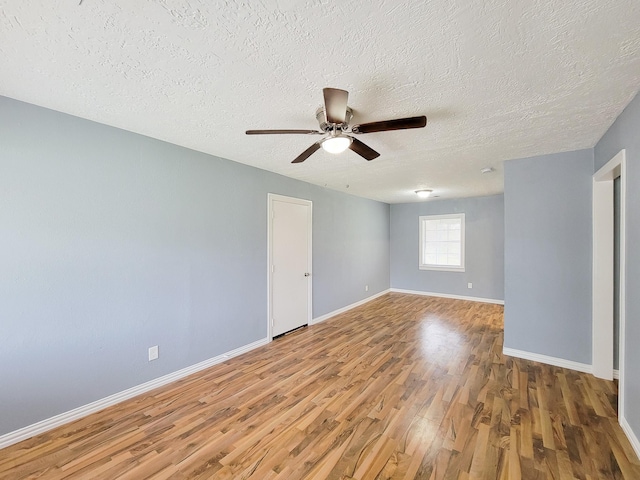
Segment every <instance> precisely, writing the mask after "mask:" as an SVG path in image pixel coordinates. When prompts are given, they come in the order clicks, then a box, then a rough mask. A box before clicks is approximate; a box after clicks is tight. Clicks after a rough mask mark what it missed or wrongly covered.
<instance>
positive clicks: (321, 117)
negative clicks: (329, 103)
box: [316, 106, 353, 132]
mask: <svg viewBox="0 0 640 480" xmlns="http://www.w3.org/2000/svg"><path fill="white" fill-rule="evenodd" d="M344 118H345V120H344V123H329V122H327V114H326V112H325V110H324V107H323V106H320V107H318V109H317V110H316V120H317V121H318V125H319V126H320V130H322V131H323V132H331V131H333V129H334V127H335V128H336V129H340V130H342V131H343V132H346V131H347V129H348V128H349V123H350V122H351V119H352V118H353V110H351V108H350V107H347V113H346V114H345V116H344Z"/></svg>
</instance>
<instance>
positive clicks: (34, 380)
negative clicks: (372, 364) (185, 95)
mask: <svg viewBox="0 0 640 480" xmlns="http://www.w3.org/2000/svg"><path fill="white" fill-rule="evenodd" d="M283 161H287V159H283ZM268 192H273V193H278V194H283V195H290V196H295V197H300V198H306V199H309V200H312V201H313V264H314V272H313V273H314V276H313V299H314V304H313V314H314V317H318V316H321V315H323V314H325V313H328V312H331V311H333V310H335V309H338V308H341V307H344V306H346V305H349V304H351V303H353V302H356V301H358V300H361V299H363V298H365V297H366V296H369V295H372V294H374V293H376V292H380V291H383V290H385V289H387V288H389V205H387V204H384V203H379V202H374V201H370V200H365V199H362V198H357V197H353V196H350V195H346V194H342V193H339V192H335V191H331V190H327V189H324V188H321V187H317V186H313V185H310V184H308V183H303V182H299V181H295V180H292V179H289V178H286V177H283V176H279V175H276V174H272V173H269V172H266V171H263V170H259V169H255V168H251V167H248V166H245V165H241V164H238V163H234V162H231V161H228V160H223V159H220V158H216V157H212V156H209V155H205V154H202V153H198V152H195V151H192V150H188V149H185V148H181V147H177V146H175V145H171V144H168V143H164V142H161V141H157V140H153V139H150V138H147V137H144V136H140V135H136V134H133V133H130V132H126V131H123V130H119V129H115V128H111V127H107V126H105V125H101V124H97V123H93V122H90V121H86V120H82V119H79V118H75V117H72V116H68V115H64V114H61V113H57V112H54V111H51V110H46V109H43V108H39V107H36V106H33V105H28V104H25V103H21V102H17V101H14V100H10V99H7V98H2V97H0V339H1V340H0V341H1V342H2V346H1V347H0V412H1V415H0V435H1V434H4V433H7V432H9V431H13V430H15V429H18V428H20V427H24V426H26V425H29V424H32V423H34V422H37V421H39V420H43V419H45V418H48V417H51V416H53V415H56V414H58V413H61V412H65V411H68V410H70V409H73V408H76V407H79V406H82V405H85V404H87V403H89V402H92V401H95V400H97V399H100V398H104V397H106V396H108V395H110V394H113V393H116V392H119V391H122V390H125V389H127V388H130V387H133V386H135V385H139V384H141V383H144V382H146V381H149V380H151V379H154V378H157V377H160V376H162V375H165V374H167V373H170V372H174V371H176V370H179V369H181V368H184V367H187V366H189V365H193V364H196V363H198V362H200V361H203V360H205V359H208V358H211V357H215V356H217V355H219V354H221V353H224V352H226V351H229V350H232V349H235V348H238V347H240V346H243V345H246V344H249V343H251V342H254V341H257V340H259V339H263V338H265V337H266V331H267V320H266V316H267V315H266V311H267V193H268ZM365 284H368V285H369V291H368V292H365V291H364V285H365ZM152 345H159V346H160V358H159V359H158V360H157V361H154V362H151V363H150V362H148V361H147V348H148V347H150V346H152Z"/></svg>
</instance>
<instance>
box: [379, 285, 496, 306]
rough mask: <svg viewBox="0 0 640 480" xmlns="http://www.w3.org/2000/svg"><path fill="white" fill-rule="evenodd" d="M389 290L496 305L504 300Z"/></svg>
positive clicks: (398, 290)
mask: <svg viewBox="0 0 640 480" xmlns="http://www.w3.org/2000/svg"><path fill="white" fill-rule="evenodd" d="M391 291H392V292H396V293H409V294H411V295H424V296H426V297H442V298H455V299H456V300H470V301H472V302H482V303H495V304H497V305H504V300H496V299H495V298H482V297H467V296H465V295H453V294H450V293H436V292H423V291H421V290H405V289H403V288H392V289H391Z"/></svg>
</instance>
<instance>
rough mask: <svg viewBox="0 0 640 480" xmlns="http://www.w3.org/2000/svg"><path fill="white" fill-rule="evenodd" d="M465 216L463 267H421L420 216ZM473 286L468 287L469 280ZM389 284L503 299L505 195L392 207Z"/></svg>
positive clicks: (395, 286) (400, 287)
mask: <svg viewBox="0 0 640 480" xmlns="http://www.w3.org/2000/svg"><path fill="white" fill-rule="evenodd" d="M448 213H464V214H465V236H466V240H465V241H466V248H465V250H466V252H465V271H464V272H438V271H430V270H420V269H419V268H418V244H419V237H420V231H419V227H418V217H420V216H421V215H440V214H448ZM469 282H471V283H473V288H472V289H471V290H470V289H468V288H467V283H469ZM391 287H393V288H399V289H405V290H419V291H424V292H434V293H446V294H452V295H463V296H470V297H480V298H489V299H494V300H502V299H503V298H504V296H503V295H504V197H503V196H502V195H493V196H490V197H475V198H461V199H457V200H430V201H426V202H419V203H405V204H396V205H391Z"/></svg>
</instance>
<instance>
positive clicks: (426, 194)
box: [416, 190, 433, 198]
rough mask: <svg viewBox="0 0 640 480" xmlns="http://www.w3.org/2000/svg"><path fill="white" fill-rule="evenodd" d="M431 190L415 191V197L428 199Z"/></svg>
mask: <svg viewBox="0 0 640 480" xmlns="http://www.w3.org/2000/svg"><path fill="white" fill-rule="evenodd" d="M431 192H433V190H416V195H418V196H419V197H420V198H428V197H429V196H430V195H431Z"/></svg>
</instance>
